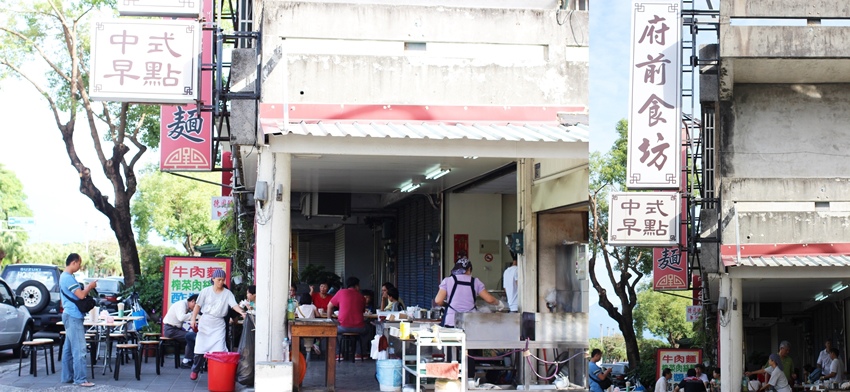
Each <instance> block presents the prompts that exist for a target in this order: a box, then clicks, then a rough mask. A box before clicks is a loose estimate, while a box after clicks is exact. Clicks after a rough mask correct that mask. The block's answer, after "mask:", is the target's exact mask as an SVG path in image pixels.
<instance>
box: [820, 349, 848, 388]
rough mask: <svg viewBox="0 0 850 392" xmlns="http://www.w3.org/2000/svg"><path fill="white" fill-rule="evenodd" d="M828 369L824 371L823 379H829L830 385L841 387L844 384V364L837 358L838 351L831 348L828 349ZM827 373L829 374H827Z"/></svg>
mask: <svg viewBox="0 0 850 392" xmlns="http://www.w3.org/2000/svg"><path fill="white" fill-rule="evenodd" d="M829 359H831V360H832V361H830V363H829V369H828V370H824V375H823V378H825V379H829V382H831V383H837V384H838V385H841V383H843V382H844V362H843V361H842V360H841V358H839V357H838V349H837V348H835V347H832V348H830V349H829ZM827 372H829V373H827Z"/></svg>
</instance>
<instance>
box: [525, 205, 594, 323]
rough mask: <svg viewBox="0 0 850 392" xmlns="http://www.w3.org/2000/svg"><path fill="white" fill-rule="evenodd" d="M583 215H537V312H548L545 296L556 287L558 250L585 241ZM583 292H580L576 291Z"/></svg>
mask: <svg viewBox="0 0 850 392" xmlns="http://www.w3.org/2000/svg"><path fill="white" fill-rule="evenodd" d="M585 216H586V215H585V214H582V213H581V212H550V213H545V212H544V213H538V214H537V271H538V273H537V298H538V303H537V306H538V309H546V300H545V297H546V294H547V293H548V292H549V290H551V289H555V288H556V287H557V283H558V282H557V276H558V268H557V260H558V253H557V252H558V247H560V246H563V245H564V242H567V243H570V242H583V241H585V236H584V233H585V229H586V221H585ZM577 290H578V291H581V288H577Z"/></svg>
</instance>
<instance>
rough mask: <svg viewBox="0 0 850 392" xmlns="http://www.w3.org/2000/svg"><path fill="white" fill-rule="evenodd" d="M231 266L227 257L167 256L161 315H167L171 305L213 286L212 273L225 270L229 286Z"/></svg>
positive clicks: (230, 261)
mask: <svg viewBox="0 0 850 392" xmlns="http://www.w3.org/2000/svg"><path fill="white" fill-rule="evenodd" d="M231 264H232V260H231V259H230V258H227V257H188V256H187V257H183V256H165V263H164V265H163V271H162V272H163V276H164V278H165V281H164V283H163V291H164V293H163V296H162V309H163V310H162V313H161V314H167V313H168V307H169V306H171V304H173V303H175V302H177V301H181V300H184V299H186V298H189V296H190V295H192V294H199V293H200V292H201V290H202V289H203V288H204V287H207V286H211V285H212V273H213V271H215V270H217V269H223V270H224V272H225V274H227V276H226V278H225V283H224V284H225V285H228V286H229V285H230V277H231V276H230V266H231Z"/></svg>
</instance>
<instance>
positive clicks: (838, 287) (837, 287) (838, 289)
mask: <svg viewBox="0 0 850 392" xmlns="http://www.w3.org/2000/svg"><path fill="white" fill-rule="evenodd" d="M847 287H850V286H848V285H846V284H844V283H843V282H839V283H836V284H835V286H832V292H833V293H840V292H841V291H843V290H844V289H846V288H847Z"/></svg>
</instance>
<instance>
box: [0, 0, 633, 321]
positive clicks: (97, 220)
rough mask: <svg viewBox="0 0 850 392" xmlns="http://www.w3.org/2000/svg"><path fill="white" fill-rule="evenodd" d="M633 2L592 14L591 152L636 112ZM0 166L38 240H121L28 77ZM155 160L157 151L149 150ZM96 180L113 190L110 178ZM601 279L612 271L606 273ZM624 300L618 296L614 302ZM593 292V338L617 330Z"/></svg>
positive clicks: (90, 155) (16, 98)
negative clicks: (18, 190)
mask: <svg viewBox="0 0 850 392" xmlns="http://www.w3.org/2000/svg"><path fill="white" fill-rule="evenodd" d="M628 4H629V2H624V1H593V2H591V12H590V127H591V129H592V131H591V135H590V149H591V150H592V151H601V152H605V151H607V150H608V149H609V148H610V146H611V145H612V144H613V143H614V140H615V139H616V132H615V131H614V129H615V126H616V123H617V121H619V120H620V119H622V118H625V117H627V116H628V91H629V88H628V84H629V75H628V56H629V34H630V33H629V29H630V22H629V15H630V7H629V6H628ZM0 114H2V116H0V118H3V119H4V124H3V126H0V163H2V164H3V165H5V166H6V167H7V168H8V169H10V170H12V171H14V172H15V173H16V174H17V176H18V178H19V179H20V180H21V182H22V183H23V185H24V191H25V192H26V194H27V197H28V199H27V203H28V204H29V206H30V208H31V209H32V210H33V212H34V215H35V220H36V225H35V228H34V229H33V230H32V231H31V233H30V239H31V241H33V242H41V241H51V242H59V243H69V242H85V241H87V240H95V239H109V238H114V237H112V235H111V232H110V230H109V226H108V221H107V219H106V218H105V217H104V216H103V215H102V214H100V213H99V212H97V211H96V210H95V209H94V207H93V205H92V202H91V201H90V200H89V199H88V198H87V197H85V196H84V195H82V194H81V193H80V192H79V189H78V188H79V181H78V180H77V176H76V171H75V170H74V169H73V168H72V167H71V165H70V161H69V159H68V157H67V155H66V153H65V150H64V145H63V143H62V140H61V136H60V133H59V131H58V129H57V127H56V124H55V122H54V121H53V117H52V116H51V115H50V112H49V110H48V108H47V105H46V103H45V100H44V99H43V98H42V97H40V96H39V95H38V94H37V92H36V91H35V90H34V89H33V88H32V87H31V86H30V85H29V84H27V83H26V82H21V81H12V80H6V81H3V82H0ZM76 139H77V143H76V146H77V148H78V149H79V150H80V151H79V154H80V155H81V156H82V157H83V160H84V163H85V164H86V165H88V166H89V167H91V168H92V169H93V170H98V168H99V166H100V164H99V163H98V162H97V160H96V159H97V158H96V156H95V155H94V152H93V147H92V144H91V141H90V138H88V133H87V127H86V126H85V124H82V123H81V124H80V125H79V126H78V131H77V135H76ZM145 155H146V156H147V159H148V160H149V161H151V160H152V161H155V160H156V159H157V158H158V156H157V154H156V153H155V152H153V153H152V152H150V151H149V152H148V153H146V154H145ZM103 181H104V182H103V183H97V182H96V184H97V185H98V186H99V187H101V189H109V188H110V186H109V184H108V183H105V180H103ZM600 276H604V275H602V274H600ZM615 299H616V298H612V301H614V300H615ZM597 302H598V298H597V296H596V293H595V291H594V290H592V289H591V293H590V304H591V313H590V316H591V317H590V330H589V335H590V336H591V337H599V335H600V331H601V333H602V334H604V335H609V334H611V333H613V330H615V329H616V330H617V331H619V330H618V329H617V328H616V325H615V324H614V322H613V320H611V319H610V318H609V317H608V316H607V315H605V314H604V312H603V310H602V309H601V308H600V307H599V305H597V304H596V303H597Z"/></svg>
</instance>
